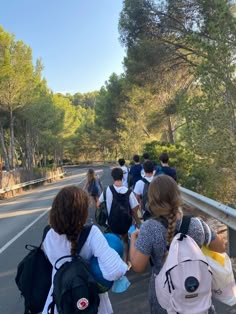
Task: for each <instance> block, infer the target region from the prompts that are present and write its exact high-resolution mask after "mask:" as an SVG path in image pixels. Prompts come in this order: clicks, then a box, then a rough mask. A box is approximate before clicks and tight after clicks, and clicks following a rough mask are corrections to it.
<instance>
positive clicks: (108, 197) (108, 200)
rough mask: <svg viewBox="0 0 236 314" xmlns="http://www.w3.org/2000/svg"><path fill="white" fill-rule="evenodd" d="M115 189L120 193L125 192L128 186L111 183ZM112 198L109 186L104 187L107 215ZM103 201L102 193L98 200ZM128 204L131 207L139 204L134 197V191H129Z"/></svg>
mask: <svg viewBox="0 0 236 314" xmlns="http://www.w3.org/2000/svg"><path fill="white" fill-rule="evenodd" d="M113 186H114V188H115V190H116V191H117V192H118V193H121V194H125V193H126V192H127V191H128V188H127V187H126V186H119V187H117V186H115V185H114V184H113ZM112 200H113V195H112V191H111V189H110V188H109V186H108V187H107V189H106V203H107V212H108V216H109V214H110V211H111V204H112ZM103 201H104V195H103V193H102V194H101V195H100V197H99V202H100V203H102V202H103ZM129 204H130V207H131V208H132V209H133V208H135V207H137V206H138V205H139V204H138V201H137V198H136V197H135V195H134V193H133V192H131V193H130V196H129Z"/></svg>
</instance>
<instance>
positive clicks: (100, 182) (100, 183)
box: [98, 178, 103, 190]
mask: <svg viewBox="0 0 236 314" xmlns="http://www.w3.org/2000/svg"><path fill="white" fill-rule="evenodd" d="M98 183H99V186H100V188H101V190H103V185H102V181H101V180H100V179H99V178H98Z"/></svg>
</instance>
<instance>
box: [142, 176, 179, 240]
mask: <svg viewBox="0 0 236 314" xmlns="http://www.w3.org/2000/svg"><path fill="white" fill-rule="evenodd" d="M148 202H149V208H150V210H151V212H152V214H153V215H154V216H155V217H161V216H163V217H166V219H167V220H168V229H167V244H168V245H170V243H171V241H172V239H173V237H174V234H175V227H176V219H177V213H178V210H179V206H180V205H181V202H182V201H181V196H180V190H179V188H178V185H177V183H176V182H175V180H174V179H173V178H171V177H170V176H167V175H164V174H161V175H159V176H156V177H155V178H154V179H153V180H152V182H151V183H150V185H149V188H148Z"/></svg>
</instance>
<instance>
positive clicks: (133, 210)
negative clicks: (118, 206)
mask: <svg viewBox="0 0 236 314" xmlns="http://www.w3.org/2000/svg"><path fill="white" fill-rule="evenodd" d="M138 209H139V206H136V207H134V208H132V216H133V217H134V220H135V223H136V226H137V227H138V228H139V227H140V225H141V223H142V222H141V220H140V218H139V217H138Z"/></svg>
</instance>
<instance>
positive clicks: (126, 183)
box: [120, 166, 129, 187]
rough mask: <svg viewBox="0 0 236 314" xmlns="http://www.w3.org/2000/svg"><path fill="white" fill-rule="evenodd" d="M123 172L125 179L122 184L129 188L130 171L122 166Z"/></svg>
mask: <svg viewBox="0 0 236 314" xmlns="http://www.w3.org/2000/svg"><path fill="white" fill-rule="evenodd" d="M120 168H121V169H122V171H123V179H122V184H123V185H124V186H126V187H128V174H129V170H128V168H127V167H126V166H122V167H120Z"/></svg>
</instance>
